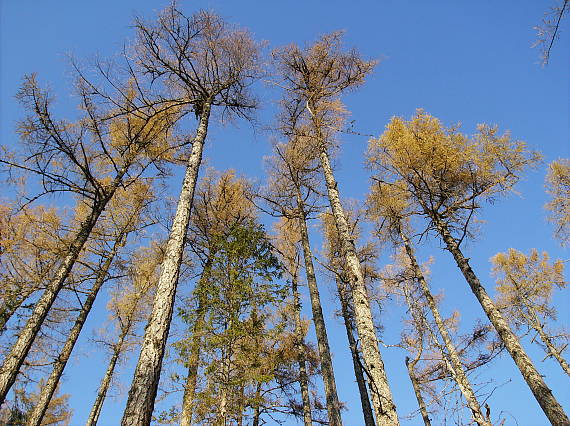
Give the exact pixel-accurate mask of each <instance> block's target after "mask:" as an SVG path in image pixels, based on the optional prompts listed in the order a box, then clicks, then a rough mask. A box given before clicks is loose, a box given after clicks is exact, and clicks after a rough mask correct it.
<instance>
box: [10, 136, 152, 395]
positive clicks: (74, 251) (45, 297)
mask: <svg viewBox="0 0 570 426" xmlns="http://www.w3.org/2000/svg"><path fill="white" fill-rule="evenodd" d="M143 146H144V145H143V144H141V148H140V149H142V147H143ZM138 153H139V151H137V150H134V151H132V152H131V153H130V154H129V155H128V156H127V157H126V158H125V162H124V165H123V166H122V167H121V169H119V171H118V172H117V174H116V176H115V178H114V179H113V181H112V182H111V184H110V185H109V186H108V187H106V188H105V189H100V190H99V191H98V193H99V196H100V198H98V199H96V200H95V201H94V204H93V206H92V207H91V211H90V212H89V215H88V216H87V218H86V219H85V220H84V221H83V222H82V223H81V225H80V227H79V230H78V231H77V233H76V234H75V237H74V238H73V241H72V243H71V244H70V246H69V248H68V250H67V255H66V256H65V257H64V258H63V260H62V262H61V264H60V266H59V267H58V268H57V270H56V271H55V273H54V275H53V278H52V279H51V281H50V282H49V284H48V285H47V287H46V289H45V291H44V292H43V293H42V295H41V296H40V298H39V300H38V301H37V303H36V305H35V307H34V310H33V312H32V314H31V316H30V318H28V321H27V322H26V325H25V326H24V328H23V329H22V330H21V332H20V334H19V336H18V340H16V342H15V343H14V345H13V346H12V348H11V350H10V353H9V354H8V355H7V356H6V358H5V360H4V363H3V364H2V367H1V368H0V405H2V403H3V402H4V400H5V399H6V395H7V394H8V391H9V390H10V388H11V387H12V385H13V384H14V381H15V380H16V376H17V375H18V372H19V370H20V367H21V366H22V363H23V362H24V360H25V358H26V356H27V355H28V352H29V351H30V348H31V346H32V343H33V342H34V340H35V338H36V336H37V334H38V332H39V330H40V328H41V326H42V324H43V322H44V320H45V318H46V317H47V315H48V312H49V310H50V308H51V306H52V305H53V303H54V302H55V299H56V298H57V295H58V294H59V292H60V291H61V289H62V288H63V285H64V283H65V280H66V279H67V277H68V276H69V274H70V272H71V269H72V268H73V265H74V264H75V261H76V260H77V258H78V257H79V254H80V253H81V250H82V248H83V246H84V245H85V243H86V242H87V239H88V238H89V235H90V234H91V231H92V230H93V227H94V226H95V224H96V223H97V220H98V219H99V216H101V213H103V210H105V207H106V206H107V204H108V203H109V201H110V200H111V198H112V197H113V195H114V194H115V192H116V190H117V189H118V188H119V186H121V185H122V184H123V177H124V176H125V174H126V173H127V171H128V169H129V167H130V166H131V164H132V163H133V162H134V160H135V158H136V156H137V155H138Z"/></svg>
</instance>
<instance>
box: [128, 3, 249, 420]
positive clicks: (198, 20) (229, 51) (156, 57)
mask: <svg viewBox="0 0 570 426" xmlns="http://www.w3.org/2000/svg"><path fill="white" fill-rule="evenodd" d="M135 26H136V28H137V43H136V44H135V46H134V50H135V52H136V57H137V61H138V64H139V68H140V70H141V71H142V72H143V73H145V74H147V75H149V76H151V78H152V79H153V80H160V81H162V82H163V83H164V87H165V90H167V91H171V92H172V93H173V95H174V96H175V97H176V98H179V97H180V98H182V99H184V100H185V101H186V102H187V103H188V104H189V105H191V107H192V108H193V110H194V112H195V114H196V118H197V119H198V127H197V129H196V135H195V136H194V138H193V139H192V152H191V153H190V155H189V156H188V159H187V163H186V172H185V176H184V180H183V183H182V190H181V192H180V198H179V201H178V206H177V209H176V214H175V217H174V219H173V222H172V227H171V232H170V237H169V239H168V243H167V246H166V253H165V257H164V263H163V265H162V269H161V275H160V278H159V281H158V285H157V290H156V298H155V301H154V305H153V310H152V313H151V315H150V318H149V323H148V326H147V328H146V331H145V338H144V341H143V344H142V348H141V353H140V356H139V361H138V363H137V367H136V370H135V373H134V378H133V382H132V385H131V389H130V391H129V397H128V400H127V406H126V408H125V412H124V415H123V420H122V424H123V425H124V426H126V425H141V424H149V422H150V420H151V416H152V411H153V407H154V399H155V397H156V391H157V387H158V381H159V377H160V370H161V366H162V358H163V355H164V349H165V346H166V339H167V336H168V331H169V327H170V322H171V319H172V311H173V305H174V297H175V294H176V286H177V281H178V271H179V268H180V263H181V259H182V253H183V249H184V244H185V238H186V229H187V227H188V222H189V220H190V211H191V208H192V201H193V198H194V189H195V187H196V181H197V178H198V171H199V168H200V163H201V161H202V152H203V148H204V142H205V140H206V134H207V131H208V123H209V118H210V111H211V108H212V106H221V107H223V108H224V112H226V111H227V112H231V113H235V114H237V115H241V116H245V115H247V112H248V111H249V110H251V109H252V108H254V107H255V102H254V100H253V99H252V98H251V96H250V95H249V93H248V88H249V86H250V85H251V83H252V82H253V81H254V80H255V78H256V77H257V74H258V63H257V55H258V45H257V44H256V43H255V42H254V41H253V40H252V38H251V36H250V35H249V33H248V32H247V31H244V30H241V29H237V28H234V27H232V26H230V25H228V24H226V23H225V22H224V21H223V20H222V19H221V18H220V17H218V16H217V15H215V14H213V13H209V12H204V11H202V12H198V13H196V14H195V15H194V16H192V17H186V16H184V14H183V13H182V12H181V11H180V10H178V9H177V8H176V7H175V5H172V6H170V7H168V8H166V9H165V10H164V11H163V12H162V13H161V14H160V15H159V17H158V20H157V22H156V23H155V24H149V23H145V22H143V21H142V20H137V21H136V22H135Z"/></svg>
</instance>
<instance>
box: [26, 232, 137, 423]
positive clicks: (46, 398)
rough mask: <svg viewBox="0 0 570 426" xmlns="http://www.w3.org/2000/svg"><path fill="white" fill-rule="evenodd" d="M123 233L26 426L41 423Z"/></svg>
mask: <svg viewBox="0 0 570 426" xmlns="http://www.w3.org/2000/svg"><path fill="white" fill-rule="evenodd" d="M125 234H126V232H124V231H123V232H121V233H120V234H119V236H118V238H117V240H116V241H115V243H114V245H113V249H112V250H111V252H110V253H109V254H108V255H107V258H106V259H105V261H104V262H103V265H101V267H100V269H99V271H98V272H97V276H96V278H95V282H94V283H93V287H92V288H91V291H90V292H89V295H88V296H87V299H85V302H84V303H83V307H82V308H81V311H80V312H79V315H78V316H77V319H76V320H75V323H74V324H73V327H72V328H71V330H70V332H69V335H68V337H67V340H66V342H65V344H64V346H63V349H62V350H61V353H60V354H59V356H58V357H57V359H56V360H55V363H54V367H53V370H52V372H51V374H50V376H49V378H48V380H47V381H46V383H45V385H44V386H43V388H42V390H41V393H40V397H39V399H38V401H37V403H36V406H35V407H34V409H33V411H32V413H31V415H30V417H29V418H28V421H27V425H28V426H39V425H40V424H41V422H42V419H43V417H44V415H45V412H46V410H47V408H48V405H49V402H50V400H51V398H52V396H53V394H54V392H55V390H56V388H57V385H58V383H59V380H60V378H61V375H62V374H63V370H64V369H65V366H66V365H67V361H68V360H69V358H70V357H71V352H72V351H73V348H74V346H75V343H76V342H77V339H78V338H79V334H80V333H81V330H82V329H83V325H84V324H85V321H86V320H87V316H88V315H89V313H90V312H91V308H92V307H93V303H94V302H95V299H96V297H97V294H98V293H99V290H100V289H101V287H102V286H103V284H104V283H105V280H106V278H107V274H108V272H109V268H110V267H111V264H112V263H113V259H114V258H115V255H116V254H117V251H118V250H119V247H120V245H121V243H122V242H123V239H124V238H125Z"/></svg>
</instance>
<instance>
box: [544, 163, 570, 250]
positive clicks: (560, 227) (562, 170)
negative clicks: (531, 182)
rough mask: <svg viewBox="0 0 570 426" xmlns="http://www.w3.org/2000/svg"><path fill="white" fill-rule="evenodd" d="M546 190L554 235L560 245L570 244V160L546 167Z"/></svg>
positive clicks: (547, 205)
mask: <svg viewBox="0 0 570 426" xmlns="http://www.w3.org/2000/svg"><path fill="white" fill-rule="evenodd" d="M546 189H547V191H548V194H549V195H550V196H551V197H552V199H551V200H550V201H549V202H548V203H547V204H546V206H545V207H546V209H547V210H548V211H549V217H548V219H549V220H550V221H551V222H552V223H554V226H555V230H554V235H555V236H556V237H558V238H559V239H560V241H561V243H562V245H566V244H568V243H570V159H567V158H562V159H560V160H557V161H553V162H552V163H550V164H549V166H548V173H547V175H546Z"/></svg>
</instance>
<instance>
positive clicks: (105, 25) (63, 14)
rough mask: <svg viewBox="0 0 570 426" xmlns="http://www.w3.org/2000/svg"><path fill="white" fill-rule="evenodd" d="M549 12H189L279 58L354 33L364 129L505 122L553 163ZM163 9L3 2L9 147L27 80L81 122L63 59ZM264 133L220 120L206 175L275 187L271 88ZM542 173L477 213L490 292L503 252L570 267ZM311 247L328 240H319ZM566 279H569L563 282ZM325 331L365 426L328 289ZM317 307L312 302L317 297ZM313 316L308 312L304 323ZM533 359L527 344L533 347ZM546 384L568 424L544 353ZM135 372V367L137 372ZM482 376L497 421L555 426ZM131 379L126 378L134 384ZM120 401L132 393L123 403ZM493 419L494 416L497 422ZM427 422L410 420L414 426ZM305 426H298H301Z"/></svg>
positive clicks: (560, 127) (398, 379) (344, 153)
mask: <svg viewBox="0 0 570 426" xmlns="http://www.w3.org/2000/svg"><path fill="white" fill-rule="evenodd" d="M550 3H551V2H550V1H546V2H537V1H531V0H520V1H512V0H503V1H500V2H497V1H489V0H483V1H479V2H467V1H451V0H436V1H430V2H423V1H409V0H408V1H406V0H404V1H395V0H391V1H390V0H384V1H370V0H360V1H358V0H357V1H355V2H353V3H352V4H350V5H349V4H348V3H347V2H344V1H338V0H331V1H326V2H325V1H316V0H308V1H280V2H278V1H264V2H261V1H251V0H244V1H225V2H223V1H182V0H181V1H180V2H179V5H180V7H181V8H182V9H183V10H184V11H185V12H186V13H188V14H191V13H192V11H193V10H196V9H198V8H206V9H212V10H214V11H216V12H218V13H219V14H221V15H222V16H223V17H225V18H226V19H227V20H228V21H230V22H234V23H237V24H239V25H242V26H245V27H247V28H249V29H250V30H251V31H252V33H253V34H254V36H255V37H256V38H257V39H258V40H267V42H268V45H269V48H272V47H277V46H281V45H284V44H287V43H291V42H296V43H300V44H305V43H309V42H312V41H314V40H315V39H316V38H317V37H318V36H319V35H321V34H323V33H326V32H330V31H333V30H338V29H342V30H345V31H346V44H347V46H349V47H353V46H354V47H357V48H358V49H359V50H360V51H361V52H362V54H363V55H364V56H365V57H368V58H376V59H379V60H380V64H379V66H378V67H377V68H376V70H375V72H374V73H373V75H372V76H371V77H370V78H369V79H368V81H367V83H366V84H365V85H364V86H363V87H362V88H361V89H359V90H358V91H356V92H354V93H352V94H350V95H349V96H348V97H347V98H346V103H347V106H348V108H349V110H350V111H351V112H352V117H351V119H354V120H355V129H356V130H358V131H360V132H362V133H365V134H373V135H379V134H380V133H382V131H383V128H384V126H385V125H386V124H387V122H388V120H389V119H390V117H391V116H393V115H403V116H405V117H409V116H411V115H412V114H413V112H414V110H415V109H416V108H419V107H421V108H424V109H425V110H427V111H428V112H429V113H431V114H432V115H435V116H437V117H439V118H440V119H441V120H442V121H443V122H444V123H446V124H452V123H457V122H461V123H462V129H463V131H464V132H466V133H473V132H474V130H475V126H476V124H477V123H482V122H486V123H494V124H498V125H499V127H500V128H501V129H509V130H511V132H512V134H513V136H514V137H515V138H519V139H523V140H526V141H527V142H528V144H529V145H530V146H531V147H532V148H535V149H538V150H540V151H541V152H542V153H543V154H544V156H545V162H550V161H552V160H554V159H556V158H560V157H566V158H567V157H570V140H569V136H570V123H569V117H570V114H569V112H570V110H569V103H568V99H569V94H570V93H569V86H568V81H569V79H568V76H569V72H570V55H569V49H568V47H569V43H570V31H569V30H570V28H569V20H568V19H567V20H566V21H565V22H564V23H563V26H562V28H561V30H562V33H561V38H560V40H558V41H557V43H556V44H555V45H554V48H553V51H552V55H551V60H550V64H549V65H548V66H547V67H545V68H541V67H540V66H539V64H538V62H539V52H538V51H537V49H532V48H531V45H532V44H533V42H534V41H535V37H536V32H535V30H533V26H535V25H537V24H538V23H539V22H540V20H541V19H542V15H543V13H544V12H545V11H546V9H547V7H548V6H549V4H550ZM166 4H167V2H165V1H152V2H151V1H142V0H139V1H134V0H122V1H108V0H100V1H97V2H77V1H68V0H60V1H57V2H40V1H29V0H22V1H16V0H3V1H0V13H1V16H0V19H1V20H0V38H1V39H0V137H1V143H2V144H7V145H11V144H16V143H17V137H16V136H15V134H14V126H15V123H16V121H17V120H18V118H20V117H21V116H22V115H21V114H22V111H21V109H20V107H19V106H18V105H17V103H16V102H15V99H14V94H15V93H16V91H17V89H18V86H19V84H20V83H21V81H22V77H23V75H24V74H28V73H32V72H36V73H37V74H38V77H39V80H40V82H42V83H45V84H47V85H48V86H49V87H51V88H52V89H53V92H54V93H55V94H56V97H57V101H58V102H57V104H58V112H59V113H61V114H62V115H68V116H69V115H71V116H73V114H75V111H76V110H75V106H74V100H73V98H72V97H71V96H70V90H69V87H70V83H71V71H70V67H69V65H68V62H67V59H66V57H67V56H66V55H67V54H70V53H71V54H73V55H74V56H75V57H77V58H78V59H80V60H89V58H92V57H93V56H94V55H97V54H99V55H101V56H102V57H108V56H111V55H115V54H117V53H118V52H120V50H121V49H122V47H123V45H124V44H128V42H129V41H130V40H132V38H133V37H134V32H133V29H132V27H131V23H132V18H133V16H135V15H140V16H145V17H149V18H152V17H153V16H154V14H155V12H156V11H157V10H160V9H161V8H163V7H164V6H165V5H166ZM258 96H259V97H260V99H261V101H262V102H261V107H262V109H261V111H260V112H259V115H258V121H259V124H260V128H258V129H253V128H252V127H251V126H250V125H249V124H246V123H240V122H236V123H235V124H230V125H221V124H219V123H214V125H213V127H212V130H211V132H210V133H209V138H208V142H207V149H206V152H205V157H206V164H208V165H211V166H214V167H216V168H218V169H227V168H233V169H235V170H237V171H238V173H242V174H244V175H246V176H251V177H256V178H257V179H259V180H261V181H262V180H263V155H266V154H268V153H269V143H268V135H267V134H266V132H264V131H263V130H262V126H263V125H267V124H270V122H271V119H272V113H273V111H274V109H275V105H274V102H275V101H276V99H275V98H274V92H273V91H272V90H270V89H269V88H267V87H265V86H262V85H260V87H259V90H258ZM366 146H367V138H366V137H361V136H346V137H344V138H343V139H342V149H341V151H340V153H339V156H338V159H337V165H338V168H337V179H338V181H339V182H340V190H341V195H342V196H343V197H346V198H348V197H351V198H356V199H363V198H364V196H365V194H366V192H367V190H368V185H369V181H368V172H367V171H366V170H365V169H364V167H363V162H364V157H363V153H364V151H365V150H366ZM544 175H545V165H542V166H540V167H539V168H537V169H536V170H534V171H531V172H530V173H528V174H527V175H526V177H525V179H524V180H523V181H522V182H521V184H520V185H519V186H518V187H517V189H518V191H519V192H520V194H519V195H511V196H510V197H508V198H507V199H505V200H500V201H499V202H497V203H496V204H494V205H492V206H488V207H487V208H486V209H485V210H484V211H483V214H482V216H481V219H484V220H485V221H486V222H485V223H483V224H482V225H481V232H480V234H479V237H478V239H477V240H476V241H473V242H468V243H467V244H466V247H465V250H466V252H467V253H468V254H467V256H469V257H471V259H472V264H473V267H474V269H475V271H476V272H477V273H478V274H479V275H480V277H481V279H482V281H483V282H484V283H485V285H486V287H487V288H488V290H491V289H492V286H493V282H492V278H491V277H490V274H489V269H490V266H489V262H488V259H489V257H491V256H492V255H494V254H495V253H496V252H498V251H505V250H506V249H508V248H509V247H514V248H517V249H519V250H522V251H528V250H529V249H530V248H532V247H536V248H538V249H539V250H547V251H548V252H549V253H550V254H551V256H552V257H554V258H562V259H569V258H570V253H569V251H568V249H562V248H560V246H559V245H558V243H557V242H556V241H554V240H553V239H552V237H551V235H552V228H551V226H550V225H549V224H548V223H547V222H546V219H545V212H544V210H543V207H542V206H543V204H544V203H545V201H546V196H545V194H544V186H543V182H544ZM179 177H180V175H179V174H177V175H175V177H174V178H173V180H172V185H171V188H172V195H173V196H176V195H177V193H178V185H179V182H180V179H179ZM313 235H314V239H315V245H316V246H318V245H319V244H320V243H319V239H318V237H317V236H316V230H314V232H313ZM420 255H421V257H422V258H423V259H424V260H425V259H427V257H428V256H430V255H433V256H434V258H435V264H434V265H433V266H432V272H433V273H432V285H433V288H434V289H440V290H441V291H443V292H444V294H445V301H444V303H443V310H444V312H447V313H450V312H452V311H453V310H455V309H459V310H460V312H461V316H462V319H463V320H464V322H465V324H466V325H469V324H471V323H472V321H473V320H474V318H477V317H482V311H481V309H480V308H479V307H478V306H477V304H476V301H475V299H474V297H473V296H472V294H471V293H470V291H469V289H468V287H467V285H466V284H465V282H464V281H463V279H462V277H461V276H460V275H459V273H458V271H456V270H455V268H454V267H453V265H452V264H451V262H450V259H449V256H448V255H447V253H446V252H444V251H443V250H442V249H441V246H440V245H439V243H438V242H437V241H436V240H432V241H428V243H427V244H426V246H425V247H423V248H422V249H421V250H420ZM567 277H568V274H567ZM321 287H322V289H321V293H322V299H323V302H324V303H325V305H326V306H325V318H326V320H327V324H328V326H329V329H330V339H331V346H332V347H333V350H334V353H335V355H334V360H333V362H334V365H335V372H336V379H337V384H338V387H339V395H340V398H341V400H343V401H345V402H347V405H348V410H347V411H346V412H345V413H344V419H345V423H346V424H347V425H358V424H360V423H361V416H360V413H359V402H358V398H357V394H356V392H357V388H356V386H355V385H354V383H353V378H352V372H351V369H352V367H351V364H350V358H349V353H348V351H347V349H346V343H345V339H346V338H345V335H344V330H343V329H342V324H341V322H340V321H339V320H338V319H336V318H334V310H336V309H337V305H336V302H335V300H334V297H333V295H332V292H331V291H330V289H331V288H332V286H331V284H330V283H326V282H324V281H323V280H321ZM305 302H306V303H308V298H305ZM569 302H570V300H569V297H568V292H566V293H559V294H557V298H556V305H557V306H558V307H559V310H560V315H559V323H560V324H562V325H568V324H569V323H570V321H569V319H570V311H569V308H568V306H569V305H570V303H569ZM102 306H103V302H102V304H101V305H100V306H99V308H98V309H97V310H96V311H95V312H94V314H95V316H94V317H93V319H92V320H91V322H90V325H94V324H97V323H101V322H102V320H103V318H104V312H103V309H102ZM307 314H308V311H307ZM400 315H401V311H400V310H399V309H398V308H396V307H393V306H387V307H386V308H385V311H384V313H383V317H382V318H381V322H382V323H383V325H384V327H385V333H384V336H383V339H384V340H385V341H386V342H387V343H395V342H396V341H397V339H398V337H399V333H400V324H401V318H400ZM525 344H526V346H527V347H529V349H530V348H531V347H530V346H529V345H528V342H525ZM80 350H81V354H82V355H81V359H80V360H77V361H75V362H74V363H73V364H72V365H70V366H69V367H68V370H67V376H66V379H65V382H64V385H63V391H65V392H68V393H70V394H71V395H72V397H71V405H72V407H73V409H74V411H75V417H74V421H73V423H74V424H76V423H77V424H81V423H83V422H84V421H85V419H86V416H87V413H88V411H89V409H90V404H91V403H92V400H93V398H94V395H95V389H96V386H97V384H98V381H99V377H100V376H101V375H102V371H103V369H104V362H105V361H104V358H102V357H100V356H97V355H90V352H91V350H90V348H89V347H88V346H86V344H85V339H83V346H82V347H81V348H80ZM529 352H530V354H531V356H532V357H533V360H534V361H535V362H536V364H537V366H538V368H539V369H540V371H541V372H542V373H543V374H544V375H545V376H546V381H547V383H548V384H549V385H550V386H551V387H552V389H553V391H554V393H555V396H557V397H558V398H559V401H560V402H561V403H562V404H563V405H564V407H565V409H566V411H567V412H570V393H569V392H568V378H567V377H562V374H563V373H561V372H560V370H559V369H558V366H557V365H555V364H554V363H553V362H551V361H545V362H541V360H542V358H543V356H542V354H541V350H540V349H539V350H535V349H530V350H529ZM383 353H384V358H385V363H386V368H387V372H388V378H389V380H390V381H391V383H392V387H393V392H394V395H395V399H396V404H397V406H398V411H399V413H400V415H402V417H404V416H405V415H406V414H408V413H410V412H411V411H413V410H414V409H415V406H416V405H415V401H414V399H413V394H412V389H411V386H410V384H409V380H408V378H407V374H406V372H405V369H404V367H403V358H404V356H405V354H404V353H403V352H402V351H399V350H397V349H385V350H384V351H383ZM127 370H128V368H127ZM484 374H485V377H486V378H491V377H492V378H494V379H495V380H496V384H497V385H499V384H502V383H504V382H505V381H506V380H508V379H509V378H511V379H512V380H511V381H510V382H509V383H506V384H504V385H503V386H501V387H499V388H498V389H497V390H496V392H495V394H494V395H493V398H492V399H491V400H490V405H491V406H492V408H493V409H494V410H496V411H494V414H495V415H496V414H498V411H501V410H504V411H505V412H508V413H510V414H509V415H507V414H505V417H506V418H507V422H506V424H516V423H515V422H514V420H513V418H516V419H517V420H518V424H521V425H522V424H524V425H542V424H546V423H547V421H546V419H545V417H544V416H543V414H542V413H541V411H540V409H539V407H538V404H537V403H536V402H535V400H534V399H533V397H532V395H531V393H530V391H528V389H526V387H525V385H524V383H523V382H522V379H521V378H520V375H519V373H518V371H516V370H515V367H514V364H513V363H512V361H510V359H507V358H506V357H503V358H502V359H501V360H499V361H498V362H497V363H495V364H493V365H492V366H491V367H489V371H486V372H485V373H484ZM123 380H125V382H126V383H128V381H129V380H130V372H127V373H125V375H124V377H123ZM123 396H124V395H123ZM123 403H124V398H118V399H117V400H116V401H115V402H111V401H109V403H108V404H106V406H105V407H104V409H103V414H102V418H101V423H100V424H109V425H113V424H117V422H118V419H119V418H120V415H121V407H122V404H123ZM495 418H496V417H495ZM418 421H419V419H418V418H417V417H416V418H415V419H413V420H409V421H407V420H405V419H403V421H402V423H403V424H410V425H413V424H418ZM292 424H294V422H293V423H292Z"/></svg>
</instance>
